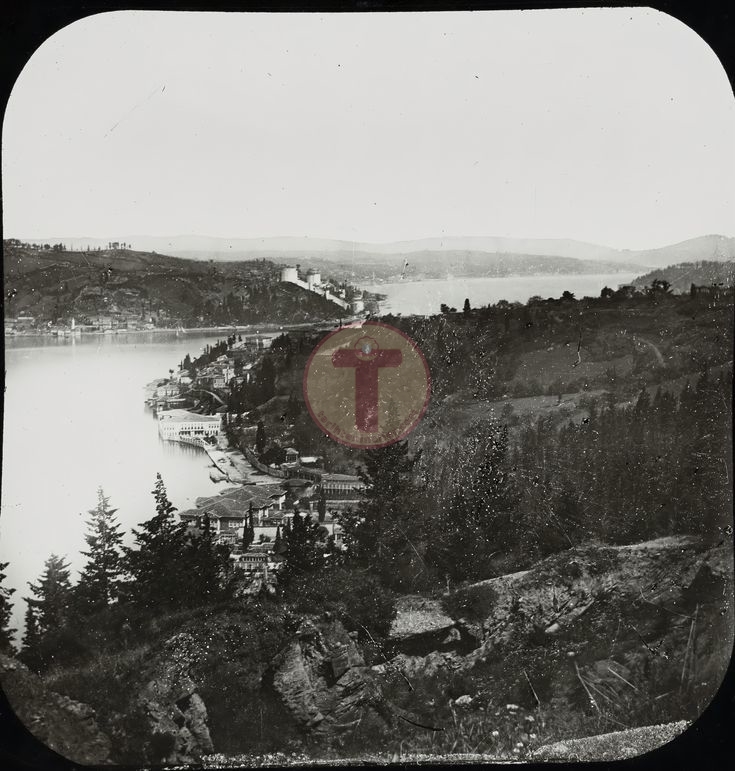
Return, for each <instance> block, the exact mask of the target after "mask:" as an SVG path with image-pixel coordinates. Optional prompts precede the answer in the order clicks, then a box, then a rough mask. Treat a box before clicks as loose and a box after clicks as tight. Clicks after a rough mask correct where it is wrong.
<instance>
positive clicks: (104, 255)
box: [3, 241, 344, 326]
mask: <svg viewBox="0 0 735 771" xmlns="http://www.w3.org/2000/svg"><path fill="white" fill-rule="evenodd" d="M3 271H4V278H5V288H6V303H5V316H6V317H15V316H18V315H19V314H22V313H25V314H30V315H32V316H34V317H36V319H39V320H43V321H47V320H48V321H55V320H61V319H69V318H70V317H72V316H74V317H75V319H76V320H77V321H79V322H81V323H84V322H85V319H89V320H92V319H94V318H96V317H100V316H115V317H118V318H120V319H122V320H124V321H125V322H128V321H129V322H138V323H141V324H145V323H150V322H151V320H152V322H153V323H154V324H155V325H157V326H172V325H176V326H178V325H182V326H199V325H203V326H211V325H219V324H223V325H229V324H235V323H240V324H249V323H260V322H266V321H272V322H283V321H288V322H301V321H305V322H308V321H317V320H326V319H336V318H339V317H340V316H341V315H344V311H342V309H341V308H340V307H339V306H337V305H335V304H334V303H332V302H330V301H328V300H326V299H325V298H323V297H321V296H318V295H316V294H315V293H313V292H309V291H306V290H304V289H301V288H299V287H297V286H295V285H291V284H281V283H280V282H279V269H278V266H276V265H274V264H273V263H272V262H269V261H267V260H264V259H257V260H250V261H237V262H221V263H217V264H213V263H210V262H204V261H201V260H186V259H182V258H178V257H171V256H168V255H163V254H156V253H153V252H136V251H132V250H129V249H104V250H100V251H96V250H95V251H89V252H87V251H62V250H53V249H33V248H28V247H25V246H19V245H16V244H12V243H8V242H7V241H6V242H4V243H3Z"/></svg>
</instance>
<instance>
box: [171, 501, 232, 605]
mask: <svg viewBox="0 0 735 771" xmlns="http://www.w3.org/2000/svg"><path fill="white" fill-rule="evenodd" d="M187 535H188V538H187V540H186V541H185V544H184V549H183V554H182V557H183V562H182V563H180V565H179V566H177V567H184V568H185V570H184V575H183V579H184V580H183V581H182V589H183V590H184V592H185V595H186V596H184V597H182V602H185V603H186V604H196V603H197V602H199V601H200V600H202V599H205V598H207V597H212V596H213V595H217V594H218V593H219V592H220V590H221V589H222V587H223V586H224V583H225V577H226V574H227V570H228V567H229V550H228V549H227V547H226V546H223V545H218V544H217V543H216V542H215V535H214V532H213V530H212V526H211V522H210V518H209V514H208V513H207V514H205V515H204V527H203V528H202V530H201V532H197V533H193V534H192V533H191V532H189V533H188V534H187Z"/></svg>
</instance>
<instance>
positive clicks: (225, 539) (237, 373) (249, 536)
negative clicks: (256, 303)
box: [145, 335, 365, 594]
mask: <svg viewBox="0 0 735 771" xmlns="http://www.w3.org/2000/svg"><path fill="white" fill-rule="evenodd" d="M275 339H276V336H275V335H249V336H248V335H246V336H243V335H238V336H235V335H232V336H230V337H229V338H227V339H226V340H224V341H222V342H220V343H218V344H217V345H215V346H213V347H212V348H209V349H208V350H207V349H205V352H204V353H203V354H202V356H201V357H200V358H199V359H196V360H195V361H191V359H190V357H187V359H185V360H184V362H182V363H181V364H180V365H179V366H178V369H176V370H169V377H168V378H161V379H158V380H155V381H153V382H151V383H149V384H148V385H147V386H146V394H145V396H146V404H147V405H148V406H149V407H150V408H151V409H152V410H153V411H154V412H155V414H156V417H157V421H158V430H159V435H160V437H161V439H162V440H164V441H173V442H181V443H183V444H189V445H193V446H197V447H200V448H202V449H203V450H204V451H205V452H206V453H207V455H208V456H209V459H210V461H211V464H212V469H211V471H210V477H211V479H212V481H213V482H224V481H227V482H231V483H233V484H235V485H237V486H235V487H228V488H226V489H223V490H220V491H219V493H218V494H215V495H210V496H202V497H199V498H197V499H196V502H195V503H196V505H195V507H194V508H192V509H189V510H186V511H181V512H179V518H180V520H181V521H182V522H185V523H187V525H188V526H189V528H190V529H191V530H192V532H193V533H198V532H201V531H203V530H204V529H208V530H209V531H210V533H211V534H212V536H213V538H214V540H215V542H216V543H218V544H220V545H223V546H226V547H228V548H229V550H230V560H231V562H232V565H233V567H235V568H237V569H238V570H239V571H240V574H241V576H242V591H243V593H245V594H257V593H258V592H260V591H261V590H262V589H266V590H267V591H269V592H271V593H272V592H274V591H275V584H276V581H277V574H278V570H279V568H280V566H281V564H282V562H283V560H284V554H285V552H286V546H285V541H286V539H287V537H288V534H289V533H290V531H291V530H292V528H293V522H294V518H295V517H309V518H311V519H313V520H314V521H315V522H318V526H319V534H320V536H321V543H322V544H323V547H324V550H325V556H328V555H329V554H333V553H335V552H340V551H343V550H344V548H345V547H344V544H343V540H342V526H341V525H340V524H339V515H340V514H342V513H344V512H345V511H346V510H347V509H350V508H355V507H357V505H358V504H359V503H360V500H361V499H362V497H363V493H364V490H365V483H364V482H363V481H362V479H360V477H359V476H357V475H356V474H344V473H336V472H332V471H330V470H328V469H327V468H324V462H323V461H324V460H325V459H324V458H322V457H320V456H315V455H306V454H302V453H301V452H300V450H299V449H298V448H296V447H293V446H287V447H280V446H279V445H278V444H277V443H273V442H271V443H267V442H266V438H265V426H264V423H263V421H262V420H259V421H257V422H256V423H253V422H252V420H251V418H250V415H249V414H248V413H244V414H243V413H242V412H236V411H231V410H230V408H231V407H232V406H233V402H235V400H236V397H237V395H238V394H239V393H241V391H242V389H247V388H248V387H253V388H256V387H257V382H256V381H257V380H258V379H259V378H261V379H262V373H260V372H258V366H259V363H260V357H261V356H262V355H263V353H264V351H267V350H268V349H269V348H270V347H271V346H272V345H273V342H274V340H275ZM268 444H269V446H267V445H268ZM266 447H267V449H266Z"/></svg>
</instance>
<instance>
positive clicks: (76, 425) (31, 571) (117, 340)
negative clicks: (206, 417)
mask: <svg viewBox="0 0 735 771" xmlns="http://www.w3.org/2000/svg"><path fill="white" fill-rule="evenodd" d="M215 339H216V336H215V337H213V336H212V335H211V334H209V335H206V336H205V335H201V334H197V335H194V334H188V335H181V336H180V337H177V336H176V335H175V333H171V334H168V333H155V334H137V335H89V336H84V337H82V338H81V339H76V340H70V339H56V338H28V337H26V338H15V339H8V338H6V339H5V346H6V351H5V368H6V392H5V414H4V431H3V477H2V509H1V511H2V515H1V516H0V562H10V565H9V566H8V568H7V570H6V571H5V572H6V573H7V575H8V578H7V579H6V582H5V585H6V586H10V587H14V588H15V589H16V593H15V594H14V595H13V597H12V600H13V602H14V608H13V612H14V616H13V623H12V626H13V627H15V628H18V629H19V628H21V625H22V620H23V614H24V612H25V603H24V602H23V601H22V600H21V597H23V596H26V595H27V594H28V586H27V583H26V582H27V581H34V582H35V581H36V579H37V578H38V577H39V575H40V574H41V571H42V570H43V563H44V561H45V560H46V558H47V557H48V556H49V555H50V554H51V553H52V552H53V553H56V554H61V555H66V556H67V557H68V559H69V561H70V562H71V564H72V567H73V568H74V569H73V570H72V578H73V580H76V577H77V572H76V570H77V569H78V568H80V567H81V566H82V565H83V564H84V558H83V557H81V556H80V555H79V551H80V549H82V548H86V544H85V542H84V537H83V536H84V532H85V522H86V519H87V511H88V510H89V509H92V508H94V506H95V505H96V501H97V488H98V487H99V486H101V487H102V488H103V489H104V491H105V494H106V495H108V496H109V497H110V504H111V505H112V506H113V507H115V508H117V509H118V518H119V520H120V522H121V524H122V526H123V529H124V530H126V531H128V537H127V539H126V543H130V542H131V538H130V536H129V530H130V528H131V527H135V526H136V525H138V524H139V523H140V522H142V521H144V520H146V519H149V518H150V517H151V516H152V515H153V514H154V513H155V506H154V500H153V496H152V495H151V490H153V486H154V483H155V479H156V472H160V473H161V475H162V476H163V480H164V482H165V484H166V487H167V490H168V493H169V498H170V499H171V501H172V502H173V504H174V505H175V506H176V507H177V508H179V510H184V509H187V508H191V507H192V506H193V504H194V499H195V498H197V497H198V496H202V495H208V494H211V493H213V492H216V491H217V490H218V489H221V488H222V486H227V483H220V484H215V483H213V482H212V481H211V480H210V478H209V458H208V457H207V455H206V454H205V453H204V452H203V451H202V450H199V449H197V448H195V447H190V446H187V445H179V444H174V443H167V442H163V441H161V440H160V439H159V437H158V429H157V424H156V419H155V417H154V415H153V414H152V412H151V411H150V409H148V408H146V407H145V405H144V402H143V398H144V395H143V386H144V385H145V384H146V383H148V382H150V381H151V380H153V379H155V378H156V377H161V376H166V375H167V373H168V370H169V368H175V367H176V366H177V364H178V363H179V362H180V361H181V360H182V359H183V358H184V356H185V355H186V354H187V353H191V354H192V355H194V354H197V353H199V352H200V351H201V349H202V348H203V347H204V345H205V344H206V343H213V342H214V341H215Z"/></svg>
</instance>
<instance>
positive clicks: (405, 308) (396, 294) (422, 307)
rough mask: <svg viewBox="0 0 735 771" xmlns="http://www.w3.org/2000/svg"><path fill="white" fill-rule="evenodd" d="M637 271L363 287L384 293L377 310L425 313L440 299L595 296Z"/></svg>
mask: <svg viewBox="0 0 735 771" xmlns="http://www.w3.org/2000/svg"><path fill="white" fill-rule="evenodd" d="M637 275H638V274H637V273H596V274H592V275H578V274H573V275H556V274H553V275H547V276H505V277H493V278H488V277H485V278H452V279H431V280H427V281H401V282H396V283H392V284H375V285H374V286H366V287H364V288H365V289H366V290H367V291H369V292H377V293H379V294H384V295H386V296H387V299H386V300H385V301H384V302H382V303H380V312H381V313H394V314H397V313H401V314H403V315H404V316H408V315H410V314H416V315H419V316H429V315H432V314H435V313H439V312H440V311H439V309H440V306H441V304H442V303H445V304H446V305H448V306H449V307H450V308H451V307H454V308H456V309H457V310H460V311H461V310H462V307H463V306H464V301H465V298H469V301H470V305H472V307H473V308H479V307H481V306H483V305H488V304H490V303H496V302H498V300H507V301H508V302H521V303H525V302H526V301H527V300H528V299H529V298H530V297H533V296H534V295H539V296H541V297H543V298H544V299H546V298H547V297H561V294H562V292H563V291H564V290H565V289H566V290H569V291H570V292H572V293H573V294H574V295H575V296H576V297H599V295H600V290H601V289H602V288H603V287H605V286H609V287H610V288H611V289H617V287H618V286H619V285H620V284H629V283H631V282H632V281H633V279H634V278H635V277H636V276H637Z"/></svg>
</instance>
